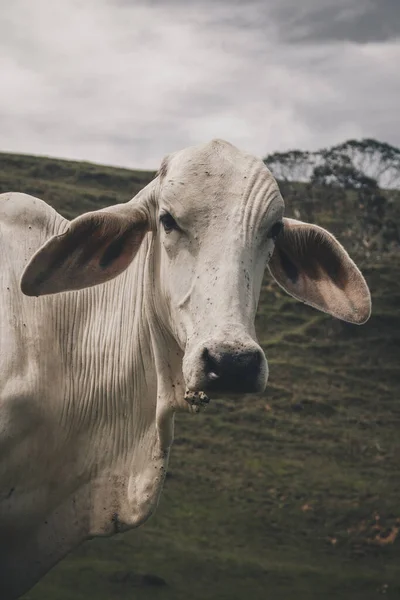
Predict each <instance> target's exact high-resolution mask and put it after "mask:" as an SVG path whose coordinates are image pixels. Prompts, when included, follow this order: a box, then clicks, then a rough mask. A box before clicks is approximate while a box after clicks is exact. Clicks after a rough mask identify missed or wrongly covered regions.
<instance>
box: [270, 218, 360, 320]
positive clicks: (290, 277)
mask: <svg viewBox="0 0 400 600" xmlns="http://www.w3.org/2000/svg"><path fill="white" fill-rule="evenodd" d="M283 223H284V227H283V230H282V232H281V233H280V234H279V235H278V237H277V239H276V243H275V249H274V252H273V254H272V257H271V260H270V262H269V265H268V266H269V270H270V272H271V274H272V275H273V277H274V278H275V279H276V281H277V282H278V283H279V285H280V286H281V287H282V288H283V289H284V290H286V292H288V293H289V294H290V295H291V296H293V297H294V298H297V299H298V300H301V301H302V302H305V303H306V304H309V305H310V306H313V307H314V308H317V309H318V310H321V311H323V312H326V313H329V314H330V315H332V316H334V317H337V318H338V319H342V320H343V321H348V322H349V323H357V324H358V325H361V324H362V323H365V322H366V321H367V320H368V319H369V317H370V314H371V295H370V292H369V289H368V286H367V283H366V281H365V279H364V277H363V276H362V274H361V272H360V270H359V269H358V268H357V266H356V265H355V263H354V262H353V261H352V260H351V258H350V257H349V255H348V254H347V252H346V250H345V249H344V248H343V246H342V245H341V244H340V243H339V242H338V241H337V239H336V238H335V237H334V236H333V235H331V234H330V233H328V232H327V231H326V230H325V229H322V227H318V226H317V225H309V224H308V223H302V222H301V221H296V220H294V219H286V218H285V219H284V220H283Z"/></svg>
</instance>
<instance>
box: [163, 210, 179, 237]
mask: <svg viewBox="0 0 400 600" xmlns="http://www.w3.org/2000/svg"><path fill="white" fill-rule="evenodd" d="M160 222H161V224H162V226H163V227H164V231H165V233H171V231H174V230H178V229H179V227H178V224H177V222H176V221H175V219H174V217H173V216H172V215H170V214H169V213H168V212H165V213H162V214H161V215H160Z"/></svg>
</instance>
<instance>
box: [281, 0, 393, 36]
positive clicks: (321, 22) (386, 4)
mask: <svg viewBox="0 0 400 600" xmlns="http://www.w3.org/2000/svg"><path fill="white" fill-rule="evenodd" d="M273 14H274V17H275V19H276V21H277V22H278V23H279V24H280V28H281V33H282V39H284V40H288V41H290V42H310V41H318V42H322V43H325V42H331V41H351V42H356V43H367V42H384V41H389V40H393V39H398V38H399V37H400V3H399V1H398V0H361V1H360V0H337V1H336V2H332V1H331V0H308V1H306V2H301V3H300V2H295V1H293V2H290V1H289V0H284V2H282V3H280V4H279V8H277V9H276V10H275V11H273Z"/></svg>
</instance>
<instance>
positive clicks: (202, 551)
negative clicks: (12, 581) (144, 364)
mask: <svg viewBox="0 0 400 600" xmlns="http://www.w3.org/2000/svg"><path fill="white" fill-rule="evenodd" d="M153 175H154V173H147V172H143V171H134V172H132V171H129V170H126V169H114V168H110V167H101V166H96V165H91V164H87V163H76V162H68V161H60V160H51V159H47V158H35V157H29V156H18V155H7V154H0V192H4V191H10V190H14V191H23V192H27V193H30V194H33V195H37V196H39V197H41V198H43V199H44V200H46V201H47V202H49V203H50V204H52V205H53V206H54V207H55V208H56V209H57V210H59V211H60V212H61V213H62V214H63V215H65V216H67V217H69V218H72V217H73V216H75V215H77V214H79V213H81V212H83V211H85V210H93V209H95V208H100V207H102V206H105V205H107V204H111V203H113V202H122V201H125V200H128V199H129V198H131V197H132V196H133V195H134V194H135V193H136V192H137V191H138V190H139V189H140V188H141V187H142V186H143V185H145V184H146V183H147V182H148V181H149V180H150V179H151V178H152V177H153ZM283 192H284V195H285V199H286V201H287V204H288V211H287V214H289V215H290V214H293V213H294V214H296V215H297V216H299V215H300V216H301V218H304V219H305V220H306V216H307V215H309V216H310V215H311V216H312V218H313V219H314V221H315V222H316V223H318V224H319V225H322V226H326V227H327V228H329V229H330V230H331V231H333V232H334V233H335V234H336V235H337V236H338V238H339V239H340V240H341V241H342V242H343V243H344V244H345V245H346V247H347V248H348V249H351V248H353V250H354V253H355V254H356V256H357V257H358V260H359V262H360V263H361V266H362V268H363V270H364V273H365V276H366V278H367V280H368V283H369V285H370V288H371V292H372V298H373V316H372V317H371V320H370V321H369V322H368V324H366V325H364V326H362V327H357V326H351V325H347V324H343V323H341V322H339V321H336V320H334V319H332V318H330V317H328V316H326V315H323V314H322V313H318V312H316V311H314V310H312V309H311V308H308V307H306V306H304V305H302V304H300V303H298V302H295V301H294V300H292V299H291V298H289V297H288V296H287V295H285V294H284V293H283V292H282V291H281V290H280V289H279V288H278V287H277V285H276V284H274V283H273V282H272V281H271V280H270V278H269V277H268V274H266V276H265V281H264V286H263V289H262V295H261V303H260V308H259V312H258V317H257V331H258V335H259V339H260V340H261V342H262V345H263V347H264V348H265V350H266V354H267V357H268V360H269V363H270V382H269V385H268V388H267V391H266V392H265V394H264V395H262V396H250V395H248V396H246V397H243V398H241V399H239V400H225V401H221V400H215V401H213V402H212V404H211V406H210V408H209V409H208V410H207V411H206V412H205V413H204V414H200V415H196V416H192V417H190V416H179V418H178V419H177V424H176V439H175V443H174V447H173V450H172V456H171V462H170V473H169V476H168V478H167V482H166V486H165V489H164V492H163V495H162V499H161V502H160V506H159V509H158V512H157V514H156V515H155V516H154V517H153V518H152V519H151V520H150V521H149V522H148V523H147V524H145V525H144V526H143V527H142V528H140V529H139V530H137V531H132V532H129V533H127V534H124V535H120V536H116V537H114V538H111V539H100V540H93V541H91V542H88V543H86V544H84V545H83V546H82V547H81V548H79V549H78V550H77V551H75V552H74V553H73V554H71V555H70V556H69V557H68V558H66V559H65V560H64V561H62V562H61V563H60V564H59V565H58V566H57V567H56V568H55V569H53V571H52V572H51V573H49V574H48V575H47V576H46V577H45V578H44V579H43V580H42V581H41V582H40V583H39V584H38V585H37V586H36V587H35V588H34V590H32V591H31V592H30V593H28V594H26V595H25V596H24V599H25V600H70V599H71V600H72V598H74V600H91V599H96V600H109V599H112V598H118V599H128V598H129V599H131V598H132V599H133V598H135V599H140V600H147V599H150V598H152V599H157V600H181V599H182V600H183V599H185V600H186V599H189V600H200V599H201V600H203V599H204V598H208V599H209V600H214V599H215V600H216V599H218V600H222V599H226V600H228V599H229V600H241V599H243V598H248V599H249V600H250V599H251V600H265V599H266V598H271V600H289V599H291V598H294V597H295V598H296V599H297V600H321V599H322V598H324V599H325V598H326V599H337V598H341V599H348V600H350V599H351V600H358V599H360V600H361V599H362V600H369V599H371V600H372V599H373V598H378V597H380V596H381V594H384V595H385V596H386V597H387V598H393V599H394V598H396V599H397V598H399V597H400V533H399V530H400V478H399V476H398V473H399V460H400V435H399V427H400V398H399V396H400V394H399V392H400V372H399V355H400V352H399V349H400V312H399V307H400V284H399V282H400V261H399V253H398V249H397V248H394V247H391V248H390V249H389V250H385V251H379V249H378V250H374V251H368V252H366V251H365V250H363V248H362V247H360V244H358V243H357V239H356V238H357V231H358V227H359V223H360V222H361V221H360V219H361V213H360V210H361V209H360V208H359V206H358V204H357V201H356V199H355V198H354V196H352V194H351V193H348V194H347V195H346V194H344V193H336V194H332V193H331V192H328V191H327V190H321V189H319V190H316V189H312V188H310V187H306V186H304V185H303V186H302V185H293V184H291V185H289V186H285V188H284V189H283ZM306 194H307V195H306ZM390 211H391V213H390V218H391V219H398V217H399V214H398V211H399V199H398V197H397V196H391V203H390ZM397 222H398V221H397ZM398 533H399V535H398Z"/></svg>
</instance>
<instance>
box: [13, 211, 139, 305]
mask: <svg viewBox="0 0 400 600" xmlns="http://www.w3.org/2000/svg"><path fill="white" fill-rule="evenodd" d="M149 228H150V226H149V219H148V217H147V215H146V211H144V210H141V209H140V208H137V207H132V206H129V205H128V204H126V205H117V206H113V207H110V208H109V209H104V210H99V211H94V212H90V213H86V214H84V215H81V216H80V217H77V218H76V219H74V220H73V221H71V223H70V225H69V227H68V229H67V230H66V231H65V233H63V234H61V235H56V236H54V237H52V238H51V239H50V240H48V241H47V242H46V243H45V244H44V245H43V246H42V247H41V248H39V250H38V251H37V252H36V253H35V254H34V255H33V257H32V258H31V260H30V261H29V263H28V265H27V266H26V268H25V270H24V272H23V274H22V277H21V290H22V292H23V293H24V294H25V295H26V296H43V295H46V294H56V293H58V292H65V291H70V290H80V289H82V288H86V287H91V286H93V285H98V284H100V283H104V282H106V281H109V280H110V279H113V278H114V277H116V276H117V275H119V274H120V273H122V271H124V270H125V269H126V268H127V267H128V265H129V264H130V263H131V262H132V260H133V258H134V257H135V255H136V253H137V251H138V249H139V247H140V244H141V242H142V240H143V238H144V236H145V234H146V233H147V231H149Z"/></svg>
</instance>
